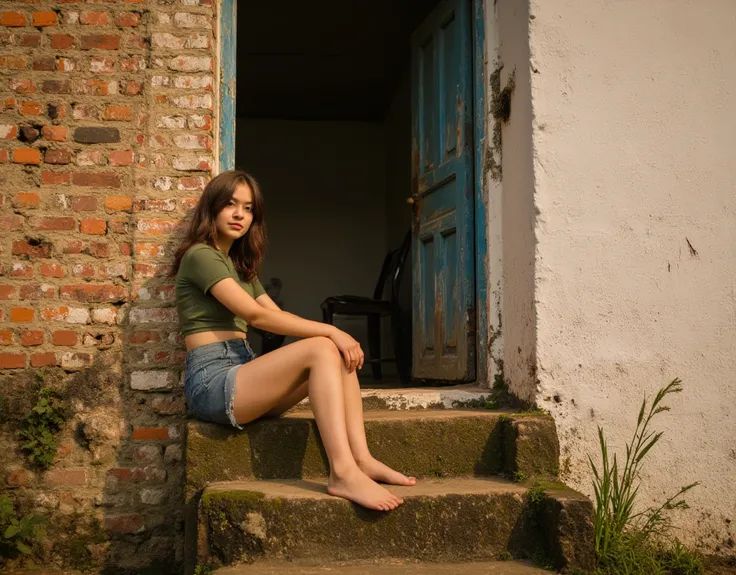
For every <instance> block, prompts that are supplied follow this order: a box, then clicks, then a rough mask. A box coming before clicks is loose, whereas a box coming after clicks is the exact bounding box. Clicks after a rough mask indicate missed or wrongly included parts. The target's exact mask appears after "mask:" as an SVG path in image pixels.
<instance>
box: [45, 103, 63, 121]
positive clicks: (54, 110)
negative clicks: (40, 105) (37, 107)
mask: <svg viewBox="0 0 736 575" xmlns="http://www.w3.org/2000/svg"><path fill="white" fill-rule="evenodd" d="M46 115H47V116H48V117H49V118H51V119H52V120H57V119H59V118H65V117H66V104H48V105H47V106H46Z"/></svg>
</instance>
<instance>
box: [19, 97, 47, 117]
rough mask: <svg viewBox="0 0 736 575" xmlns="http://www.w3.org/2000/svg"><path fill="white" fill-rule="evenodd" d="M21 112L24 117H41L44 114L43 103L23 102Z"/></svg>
mask: <svg viewBox="0 0 736 575" xmlns="http://www.w3.org/2000/svg"><path fill="white" fill-rule="evenodd" d="M19 112H20V113H21V115H22V116H40V115H41V114H43V108H42V107H41V102H36V101H32V100H31V101H26V102H21V105H20V110H19Z"/></svg>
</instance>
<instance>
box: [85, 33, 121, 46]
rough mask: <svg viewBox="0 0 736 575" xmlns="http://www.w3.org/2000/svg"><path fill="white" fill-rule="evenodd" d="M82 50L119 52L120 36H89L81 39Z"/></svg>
mask: <svg viewBox="0 0 736 575" xmlns="http://www.w3.org/2000/svg"><path fill="white" fill-rule="evenodd" d="M80 39H81V44H80V47H81V48H82V50H119V49H120V36H119V35H118V34H88V35H84V36H82V37H81V38H80Z"/></svg>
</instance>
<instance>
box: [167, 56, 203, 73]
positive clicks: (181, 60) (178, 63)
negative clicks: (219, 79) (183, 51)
mask: <svg viewBox="0 0 736 575" xmlns="http://www.w3.org/2000/svg"><path fill="white" fill-rule="evenodd" d="M167 67H168V68H169V70H173V71H174V72H210V71H212V58H210V57H208V56H177V57H175V58H171V59H170V60H169V62H168V64H167Z"/></svg>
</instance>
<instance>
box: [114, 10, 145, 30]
mask: <svg viewBox="0 0 736 575" xmlns="http://www.w3.org/2000/svg"><path fill="white" fill-rule="evenodd" d="M140 21H141V17H140V14H138V13H136V12H121V13H120V14H117V15H116V16H115V25H116V26H119V27H121V28H135V27H136V26H138V24H140Z"/></svg>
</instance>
